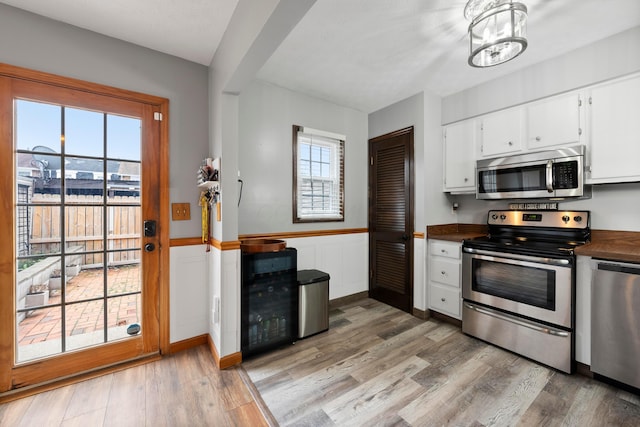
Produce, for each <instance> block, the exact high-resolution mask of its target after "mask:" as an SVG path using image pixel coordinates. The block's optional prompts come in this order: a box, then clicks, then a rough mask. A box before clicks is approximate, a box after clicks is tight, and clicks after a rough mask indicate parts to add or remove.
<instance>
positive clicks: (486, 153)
mask: <svg viewBox="0 0 640 427" xmlns="http://www.w3.org/2000/svg"><path fill="white" fill-rule="evenodd" d="M521 132H522V109H521V108H513V109H510V110H505V111H500V112H498V113H494V114H490V115H487V116H485V117H483V118H482V127H481V135H482V145H481V155H482V156H483V157H492V156H495V155H498V154H505V153H515V152H517V151H520V150H521V149H522V138H521Z"/></svg>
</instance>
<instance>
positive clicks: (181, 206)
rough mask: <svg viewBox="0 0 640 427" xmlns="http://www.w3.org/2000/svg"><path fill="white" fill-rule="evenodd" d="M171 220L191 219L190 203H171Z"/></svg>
mask: <svg viewBox="0 0 640 427" xmlns="http://www.w3.org/2000/svg"><path fill="white" fill-rule="evenodd" d="M171 219H172V220H173V221H187V220H190V219H191V203H172V204H171Z"/></svg>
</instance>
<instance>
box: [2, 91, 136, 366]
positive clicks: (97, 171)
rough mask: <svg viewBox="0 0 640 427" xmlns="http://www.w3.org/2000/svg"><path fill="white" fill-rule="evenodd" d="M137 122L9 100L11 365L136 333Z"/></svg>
mask: <svg viewBox="0 0 640 427" xmlns="http://www.w3.org/2000/svg"><path fill="white" fill-rule="evenodd" d="M141 135H142V128H141V119H140V118H136V117H127V116H120V115H116V114H110V113H106V112H102V111H93V110H89V109H82V108H75V107H73V108H72V107H69V106H65V105H58V104H54V103H45V102H37V101H33V100H28V99H16V100H14V147H15V151H14V152H15V156H16V158H15V165H16V168H15V173H16V176H15V180H16V181H15V182H16V185H15V200H16V212H15V216H16V221H15V224H16V234H15V236H16V252H15V253H16V283H15V286H16V289H15V291H16V292H15V298H16V300H15V307H16V341H17V342H16V346H15V348H16V363H22V362H27V361H31V360H34V359H39V358H42V357H46V356H52V355H56V354H61V353H65V352H69V351H72V350H78V349H82V348H87V347H91V346H95V345H99V344H103V343H107V342H113V341H117V340H123V339H127V338H129V337H132V336H137V335H138V334H140V333H141V329H142V327H143V325H142V315H141V303H142V297H143V296H142V289H143V286H142V269H141V253H142V251H141V247H142V230H141V224H142V208H141V207H142V204H141V145H142V143H141V141H142V136H141Z"/></svg>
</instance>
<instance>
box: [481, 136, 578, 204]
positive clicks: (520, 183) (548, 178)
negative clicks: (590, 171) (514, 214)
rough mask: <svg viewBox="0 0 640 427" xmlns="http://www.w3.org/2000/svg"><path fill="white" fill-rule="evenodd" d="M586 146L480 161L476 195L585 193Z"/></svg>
mask: <svg viewBox="0 0 640 427" xmlns="http://www.w3.org/2000/svg"><path fill="white" fill-rule="evenodd" d="M584 153H585V147H584V146H582V145H580V146H574V147H566V148H561V149H558V150H551V151H540V152H536V153H527V154H522V155H515V156H508V157H500V158H494V159H484V160H478V161H477V167H476V173H477V181H476V198H477V199H548V198H559V199H560V198H567V197H583V196H585V189H584V187H585V186H584Z"/></svg>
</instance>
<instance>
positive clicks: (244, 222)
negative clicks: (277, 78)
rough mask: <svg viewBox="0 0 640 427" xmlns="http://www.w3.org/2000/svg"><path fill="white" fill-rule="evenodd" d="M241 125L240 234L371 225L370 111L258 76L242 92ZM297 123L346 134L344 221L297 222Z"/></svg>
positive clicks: (239, 161)
mask: <svg viewBox="0 0 640 427" xmlns="http://www.w3.org/2000/svg"><path fill="white" fill-rule="evenodd" d="M240 123H241V125H240V131H239V134H240V137H239V147H238V150H239V152H240V155H239V159H238V166H239V170H240V177H241V179H242V180H243V181H244V189H243V191H242V200H241V203H240V207H239V209H238V233H239V234H256V233H278V232H285V231H304V230H324V229H341V228H362V227H366V226H367V116H366V114H365V113H362V112H360V111H356V110H353V109H350V108H346V107H342V106H339V105H336V104H332V103H330V102H326V101H323V100H320V99H317V98H313V97H310V96H307V95H302V94H300V93H296V92H293V91H290V90H288V89H283V88H280V87H277V86H273V85H271V84H267V83H264V82H261V81H257V80H256V81H254V82H252V83H251V84H250V85H249V86H248V87H247V88H246V89H245V90H244V91H243V92H242V94H241V95H240ZM293 125H299V126H308V127H311V128H314V129H321V130H325V131H329V132H333V133H337V134H341V135H345V136H346V141H345V167H344V173H345V177H344V186H345V188H344V192H345V210H344V215H345V220H344V222H324V223H323V222H317V223H307V224H294V223H293V214H292V189H293V170H292V168H293V160H292V146H293V145H292V144H293V142H292V141H293V139H292V138H293V130H292V127H293ZM234 202H237V200H236V201H234Z"/></svg>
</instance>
